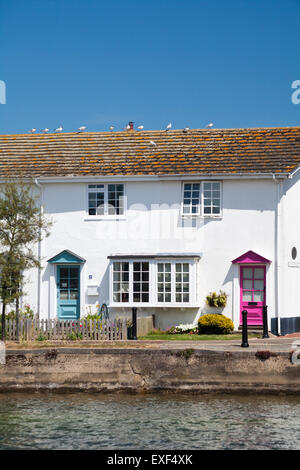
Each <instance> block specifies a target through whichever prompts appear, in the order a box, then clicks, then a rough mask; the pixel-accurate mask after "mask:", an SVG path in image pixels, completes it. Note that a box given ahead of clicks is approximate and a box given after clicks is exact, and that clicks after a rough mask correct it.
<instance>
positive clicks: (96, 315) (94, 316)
mask: <svg viewBox="0 0 300 470" xmlns="http://www.w3.org/2000/svg"><path fill="white" fill-rule="evenodd" d="M85 320H101V316H100V315H98V314H97V313H94V314H93V313H89V314H88V315H87V316H86V317H84V318H82V319H81V321H85Z"/></svg>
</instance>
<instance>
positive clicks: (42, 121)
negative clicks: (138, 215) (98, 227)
mask: <svg viewBox="0 0 300 470" xmlns="http://www.w3.org/2000/svg"><path fill="white" fill-rule="evenodd" d="M299 44H300V1H299V0H248V1H242V0H227V1H225V0H122V1H121V0H114V1H107V0H105V1H104V0H0V80H4V81H5V83H6V87H7V102H6V104H5V105H0V133H1V134H2V133H23V132H27V131H28V130H29V129H31V128H32V127H36V128H37V129H42V128H45V127H48V128H50V129H53V128H55V127H57V126H59V125H62V126H63V127H64V130H65V131H74V130H76V129H77V128H78V127H79V126H81V125H86V126H87V130H89V131H103V130H108V127H109V126H110V125H112V124H113V125H115V127H116V129H123V127H124V126H125V125H126V124H127V122H128V121H129V120H132V121H134V122H135V125H139V124H143V125H144V126H145V129H162V128H164V127H165V125H166V124H167V123H168V122H170V121H171V122H172V123H173V127H174V128H182V127H186V126H188V127H190V128H202V127H205V125H206V124H207V123H209V122H213V123H214V125H215V127H217V128H222V127H224V128H231V127H258V126H295V125H299V124H300V104H299V105H294V104H292V102H291V93H292V89H291V84H292V82H293V81H294V80H297V79H300V60H299V59H300V47H299Z"/></svg>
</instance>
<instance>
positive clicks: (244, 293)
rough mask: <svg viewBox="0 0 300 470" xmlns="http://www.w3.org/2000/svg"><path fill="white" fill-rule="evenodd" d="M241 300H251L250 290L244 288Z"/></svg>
mask: <svg viewBox="0 0 300 470" xmlns="http://www.w3.org/2000/svg"><path fill="white" fill-rule="evenodd" d="M243 301H244V302H251V301H252V292H249V291H246V290H244V291H243Z"/></svg>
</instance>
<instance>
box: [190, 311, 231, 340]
mask: <svg viewBox="0 0 300 470" xmlns="http://www.w3.org/2000/svg"><path fill="white" fill-rule="evenodd" d="M233 330H234V325H233V323H232V321H231V320H230V318H228V317H225V315H218V314H215V313H209V314H207V315H203V316H202V317H200V318H199V320H198V331H199V334H200V335H201V334H211V335H227V334H229V333H232V332H233Z"/></svg>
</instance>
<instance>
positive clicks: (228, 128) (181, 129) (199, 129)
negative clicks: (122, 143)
mask: <svg viewBox="0 0 300 470" xmlns="http://www.w3.org/2000/svg"><path fill="white" fill-rule="evenodd" d="M284 129H289V130H290V129H300V126H267V127H215V128H213V129H205V128H190V129H189V130H188V131H186V133H191V132H207V133H213V132H222V131H257V130H284ZM184 130H185V129H184V128H178V129H170V130H168V131H166V130H165V129H148V130H141V131H139V130H137V129H133V130H122V131H113V132H112V131H91V132H89V131H84V132H78V131H73V132H48V133H46V134H45V133H43V132H37V133H34V134H32V133H29V132H28V133H20V134H0V137H1V136H10V137H15V136H18V137H21V136H27V137H34V136H44V137H49V136H61V135H70V136H74V135H81V136H84V135H91V134H92V135H99V134H105V135H116V134H121V135H132V134H145V133H153V132H159V133H168V134H173V133H175V132H183V131H184Z"/></svg>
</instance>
